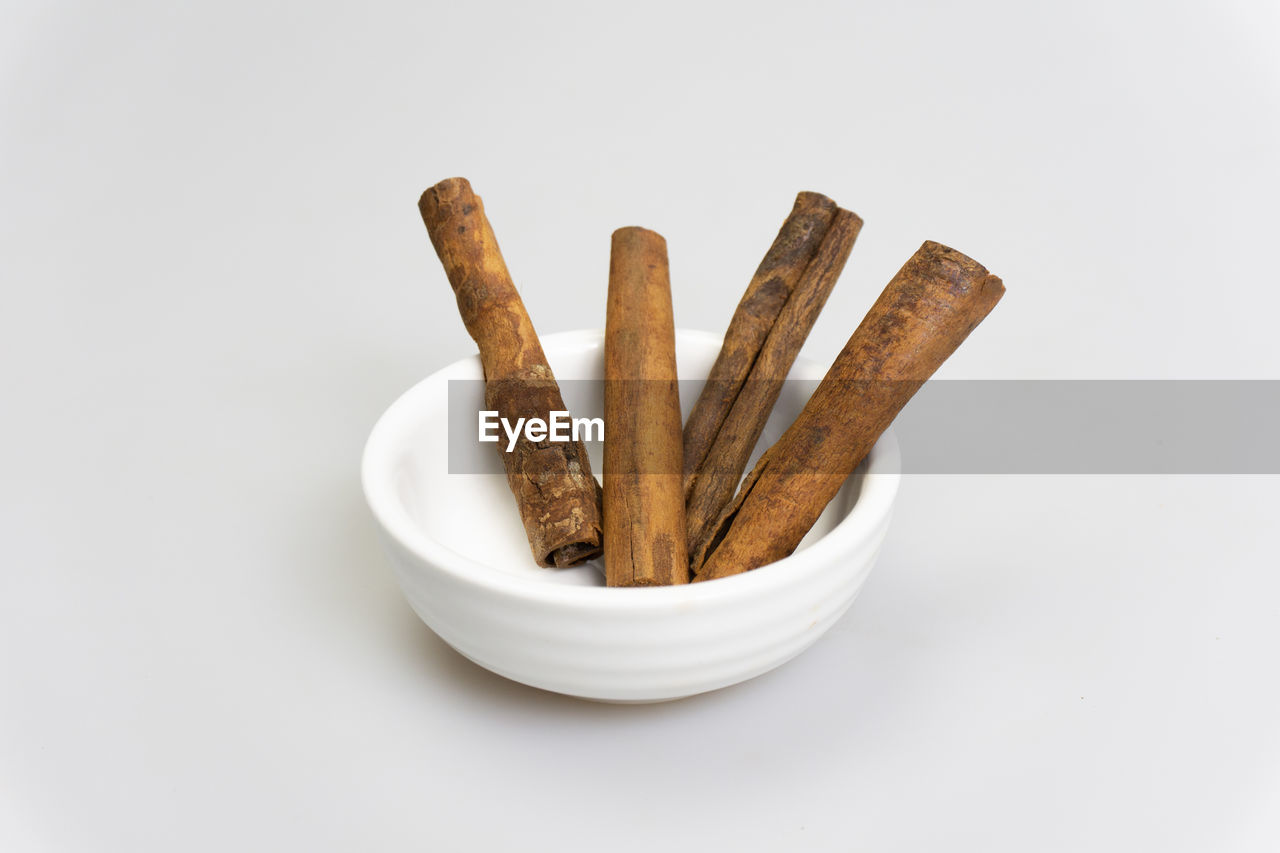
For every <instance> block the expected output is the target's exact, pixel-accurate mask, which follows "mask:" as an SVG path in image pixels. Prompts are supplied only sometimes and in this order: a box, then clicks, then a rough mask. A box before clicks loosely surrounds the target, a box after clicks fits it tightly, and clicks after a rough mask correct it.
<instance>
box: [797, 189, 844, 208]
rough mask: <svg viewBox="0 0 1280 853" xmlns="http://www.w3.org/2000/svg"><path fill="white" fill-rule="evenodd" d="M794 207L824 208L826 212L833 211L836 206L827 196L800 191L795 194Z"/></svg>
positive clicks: (809, 191)
mask: <svg viewBox="0 0 1280 853" xmlns="http://www.w3.org/2000/svg"><path fill="white" fill-rule="evenodd" d="M796 207H797V208H803V207H825V208H827V209H828V210H835V209H836V207H837V205H836V203H835V202H834V201H832V200H831V198H829V197H828V196H825V195H823V194H822V193H820V192H814V191H813V190H801V191H800V192H798V193H796Z"/></svg>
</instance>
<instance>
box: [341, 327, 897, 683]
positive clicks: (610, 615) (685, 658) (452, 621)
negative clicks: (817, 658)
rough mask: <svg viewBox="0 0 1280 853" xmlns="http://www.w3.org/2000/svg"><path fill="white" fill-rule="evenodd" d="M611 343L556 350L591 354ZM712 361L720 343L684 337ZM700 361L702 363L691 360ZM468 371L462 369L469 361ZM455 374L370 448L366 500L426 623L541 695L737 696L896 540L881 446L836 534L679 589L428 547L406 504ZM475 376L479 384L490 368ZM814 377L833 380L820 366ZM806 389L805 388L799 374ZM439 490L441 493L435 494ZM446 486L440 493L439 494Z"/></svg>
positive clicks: (809, 632)
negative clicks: (614, 582) (536, 573)
mask: <svg viewBox="0 0 1280 853" xmlns="http://www.w3.org/2000/svg"><path fill="white" fill-rule="evenodd" d="M599 337H600V333H599V332H594V331H589V332H575V333H565V334H563V335H551V336H548V337H547V338H546V339H544V346H545V348H546V349H547V351H548V354H549V355H551V356H552V358H553V363H554V355H553V353H554V352H555V350H556V348H557V346H561V347H565V348H566V349H569V348H572V347H576V348H577V349H578V350H582V349H583V348H584V347H586V348H588V349H589V348H590V347H591V346H593V345H594V344H598V342H599ZM682 345H683V346H685V347H686V348H689V349H690V350H691V351H692V352H694V353H696V354H698V355H699V356H701V357H703V358H704V360H707V359H709V358H712V357H714V354H715V351H716V349H718V342H717V341H716V340H715V339H714V338H711V337H710V336H707V335H706V334H705V333H689V332H682V333H680V334H679V335H678V337H677V347H680V346H682ZM691 358H692V356H691ZM458 365H463V362H459V363H458ZM458 365H454V366H451V367H450V368H446V369H444V370H442V371H440V372H439V373H437V374H435V375H433V377H429V378H428V379H427V380H424V381H423V382H422V383H420V384H419V385H418V386H416V387H415V388H414V389H412V390H411V391H409V392H408V393H406V395H405V396H404V397H402V398H401V400H399V401H397V402H396V403H395V404H394V405H393V406H392V407H391V408H390V409H388V411H387V413H386V414H385V415H384V416H383V418H382V420H380V421H379V424H378V425H377V426H376V427H375V428H374V431H373V433H372V435H371V436H370V439H369V443H368V445H367V446H366V450H365V458H364V470H363V479H364V487H365V494H366V498H367V499H368V501H369V505H370V508H371V509H372V511H373V515H374V518H375V519H376V520H377V521H378V527H379V531H380V533H381V536H382V540H383V543H384V545H385V548H386V551H387V553H388V555H389V556H390V560H391V564H392V566H393V568H394V570H395V574H396V577H397V579H398V580H399V583H400V586H401V588H402V589H403V590H404V595H405V597H406V599H407V600H408V602H409V605H410V606H411V607H412V608H413V610H414V612H415V613H417V614H418V616H419V617H420V618H421V619H422V621H423V622H425V623H426V624H427V625H428V626H430V628H431V630H433V631H434V632H435V633H436V634H438V635H439V636H440V637H441V638H442V639H443V640H444V641H445V642H446V643H448V644H449V645H450V646H452V647H453V648H454V649H456V650H457V651H458V652H459V653H461V654H462V655H464V656H466V657H467V658H470V659H471V660H472V661H474V662H476V663H477V664H479V665H480V666H483V667H485V668H486V669H489V670H491V671H493V672H495V673H498V674H499V675H502V676H505V677H507V678H510V679H512V680H514V681H518V682H521V683H524V684H528V685H531V686H533V687H538V688H542V689H544V690H551V691H555V692H557V693H563V694H568V695H571V696H579V697H583V698H587V699H594V700H599V701H606V702H657V701H663V700H668V699H676V698H679V697H683V696H690V695H693V694H697V693H703V692H706V691H709V690H715V689H717V688H721V687H726V686H728V685H731V684H735V683H738V682H740V681H744V680H746V679H749V678H753V677H755V676H757V675H760V674H762V673H765V672H767V671H769V670H770V669H773V668H774V667H776V666H778V665H779V664H782V663H784V662H786V661H787V660H789V659H790V658H792V657H794V656H796V655H797V654H799V653H800V652H802V651H803V650H804V649H806V648H807V647H808V646H810V645H811V644H812V643H814V642H815V641H816V640H817V639H818V638H819V637H820V636H822V634H823V633H824V632H825V631H827V629H829V628H830V627H831V626H832V625H833V624H834V623H835V621H836V620H837V619H839V618H840V616H841V615H842V614H843V613H844V612H845V611H846V610H847V609H848V608H849V605H850V604H852V603H853V600H854V598H855V597H856V596H857V594H858V592H859V590H860V589H861V588H862V586H863V584H864V583H865V581H866V579H867V575H868V573H869V572H870V570H871V567H872V564H873V563H874V562H875V559H876V556H877V554H878V552H879V550H880V545H881V543H882V542H883V541H884V537H885V534H886V532H887V531H888V527H889V522H890V518H891V515H892V509H893V503H894V500H895V498H896V494H897V488H898V483H899V479H900V467H901V465H900V458H899V455H898V448H897V442H896V440H895V439H894V438H893V436H892V433H886V434H885V435H884V436H883V437H882V438H881V440H880V441H879V442H878V443H877V444H876V446H875V448H874V449H873V450H872V452H871V454H870V455H869V456H868V459H867V461H866V462H865V463H864V464H863V466H861V467H860V469H859V472H858V473H855V475H854V476H853V477H852V478H851V479H850V482H849V483H846V485H845V487H844V488H843V489H842V490H841V492H840V493H839V494H838V495H837V496H836V498H835V500H834V501H833V503H834V505H835V509H836V516H837V519H838V520H837V522H836V523H835V526H834V527H832V528H831V529H830V530H829V531H828V532H827V533H826V534H825V535H823V536H822V537H821V538H818V539H817V540H816V541H814V542H812V543H811V544H809V545H808V546H807V547H804V548H802V549H801V550H799V551H797V552H796V553H795V554H793V555H791V556H790V557H787V558H786V559H783V560H780V561H778V562H777V563H774V564H772V565H768V566H763V567H761V568H758V569H755V570H752V571H749V572H745V573H742V574H739V575H735V576H733V577H728V578H721V579H718V580H713V581H707V582H704V583H697V584H688V585H682V586H668V587H645V588H627V589H608V588H604V587H600V586H578V585H562V584H557V583H554V582H539V581H534V580H531V579H530V578H529V577H522V576H515V575H512V574H509V573H504V572H502V571H499V570H497V569H495V568H494V567H491V566H487V565H483V564H481V563H477V562H475V561H474V560H471V559H469V558H467V557H465V556H463V555H461V554H460V553H458V552H456V551H453V550H451V549H450V548H449V547H448V546H447V545H446V544H444V543H442V542H437V541H435V540H433V539H431V537H430V536H427V535H426V534H425V533H424V532H423V531H422V530H421V529H420V528H419V527H418V526H417V525H416V524H415V523H414V522H413V521H412V514H411V513H410V512H408V511H407V510H406V508H405V506H404V505H403V501H402V499H401V497H400V495H401V491H400V486H401V485H402V483H401V482H400V480H401V479H402V478H403V476H404V474H403V467H404V466H403V465H402V464H400V460H403V459H404V458H405V457H406V456H407V455H409V454H412V453H413V452H415V448H416V447H417V442H418V441H419V440H420V436H421V425H422V424H427V423H433V422H434V420H433V419H435V418H437V417H439V415H438V410H439V408H440V407H441V406H442V405H443V404H442V403H441V399H442V398H443V395H444V393H445V392H444V391H443V390H442V389H443V386H444V385H445V384H446V378H447V377H454V376H457V375H460V368H459V367H458ZM464 368H465V369H462V373H463V374H465V375H474V373H466V371H467V370H471V371H478V365H474V366H470V367H466V366H465V365H464ZM807 370H808V374H807V375H808V377H809V378H814V377H816V376H820V375H821V371H820V368H818V367H816V366H813V365H809V366H808V367H807ZM792 375H793V376H795V375H796V373H795V371H793V374H792ZM424 485H425V486H429V485H431V484H424ZM436 485H439V484H436Z"/></svg>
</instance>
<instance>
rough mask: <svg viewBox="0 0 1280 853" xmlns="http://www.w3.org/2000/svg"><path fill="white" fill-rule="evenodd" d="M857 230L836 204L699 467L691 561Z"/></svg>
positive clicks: (691, 515) (693, 487) (688, 511)
mask: <svg viewBox="0 0 1280 853" xmlns="http://www.w3.org/2000/svg"><path fill="white" fill-rule="evenodd" d="M860 230H862V220H861V219H860V218H859V217H858V215H857V214H856V213H852V212H850V211H848V210H843V209H837V211H836V213H835V217H834V218H833V219H832V221H831V224H830V227H828V229H827V232H826V234H825V235H824V236H823V238H822V243H821V244H820V245H819V246H818V251H817V254H815V255H814V257H813V258H812V260H810V261H809V264H808V265H807V266H806V267H805V269H804V272H803V274H801V276H800V278H799V280H798V281H797V282H796V283H795V286H794V288H793V289H792V291H791V295H790V297H789V298H788V299H787V302H786V304H785V305H783V306H782V310H781V311H780V312H779V313H778V316H777V319H776V320H775V321H774V324H773V328H772V329H770V330H769V334H768V335H767V336H766V338H765V340H764V342H763V343H762V344H761V346H760V352H759V355H758V356H757V357H756V360H755V363H754V364H753V365H752V366H751V370H750V372H749V373H748V375H747V380H746V381H745V382H744V383H743V384H742V387H741V389H740V390H739V391H738V395H737V397H736V398H735V399H734V401H733V405H732V406H731V407H730V409H729V412H728V414H727V415H726V416H725V419H724V423H723V424H722V425H721V427H720V430H719V432H718V433H717V434H716V437H715V441H714V442H713V443H712V445H711V449H710V450H708V451H707V454H706V457H705V458H704V459H703V460H702V464H701V465H699V466H698V469H697V471H696V472H695V474H694V476H693V478H692V482H691V483H690V484H689V486H690V487H689V491H688V493H687V495H686V503H685V530H686V534H687V537H688V541H689V561H690V564H691V565H695V566H698V565H701V564H702V562H703V560H704V559H705V557H706V552H707V547H708V546H709V545H710V544H711V535H712V533H713V532H714V530H715V525H716V521H717V519H718V518H719V517H720V513H721V512H722V511H723V510H724V508H725V506H726V505H727V504H728V503H729V501H730V500H732V498H733V493H734V489H735V488H737V486H738V481H739V480H740V479H741V477H742V472H743V471H744V470H746V467H747V460H748V459H750V458H751V451H752V450H753V449H755V446H756V442H757V441H759V439H760V433H761V432H763V431H764V425H765V422H766V421H767V420H768V419H769V413H770V412H771V411H772V410H773V404H774V403H776V402H777V401H778V395H779V394H780V393H782V386H783V383H784V382H785V381H786V378H787V372H788V371H790V370H791V365H792V364H794V363H795V360H796V356H797V355H798V354H799V352H800V348H801V346H803V345H804V341H805V338H807V337H808V336H809V331H810V330H811V329H812V328H813V324H814V322H815V321H816V320H817V319H818V313H819V312H820V311H821V310H822V306H823V305H825V304H826V301H827V297H828V296H830V295H831V289H832V288H833V287H835V283H836V280H837V279H838V278H839V277H840V272H841V270H843V269H844V265H845V261H847V260H848V259H849V253H850V251H852V249H853V243H854V241H855V240H856V239H857V237H858V232H859V231H860Z"/></svg>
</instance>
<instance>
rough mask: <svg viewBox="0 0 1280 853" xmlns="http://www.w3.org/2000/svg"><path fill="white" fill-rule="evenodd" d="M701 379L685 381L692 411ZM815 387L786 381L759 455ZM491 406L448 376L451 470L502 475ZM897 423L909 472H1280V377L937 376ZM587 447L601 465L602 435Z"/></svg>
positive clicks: (571, 393)
mask: <svg viewBox="0 0 1280 853" xmlns="http://www.w3.org/2000/svg"><path fill="white" fill-rule="evenodd" d="M702 386H703V383H702V382H701V381H687V382H681V383H680V401H681V404H682V408H683V410H684V415H685V417H687V416H688V413H689V410H690V409H691V408H692V406H693V402H694V400H696V399H697V395H698V393H699V392H700V391H701V389H702ZM816 386H817V383H816V382H812V381H788V382H786V383H785V385H784V387H783V389H782V392H781V394H780V395H779V401H778V404H777V405H776V406H775V408H774V411H773V412H772V414H771V415H770V418H769V422H768V424H767V425H766V428H765V431H764V434H763V435H762V437H761V440H760V442H759V444H758V446H757V448H756V455H758V454H759V453H761V452H763V450H764V449H765V448H767V447H768V445H769V444H772V443H773V442H774V441H776V440H777V438H778V436H780V435H781V434H782V432H783V431H784V430H785V429H786V427H787V425H788V424H790V422H791V421H792V420H794V418H795V416H796V415H797V414H798V413H799V411H800V409H801V408H802V407H803V405H804V403H805V401H807V400H808V398H809V396H810V394H812V392H813V389H814V388H815V387H816ZM560 388H561V392H562V394H563V396H564V398H565V403H566V408H567V409H568V410H569V411H570V412H571V413H572V416H573V417H574V418H580V419H581V418H600V417H602V416H603V399H604V390H603V382H601V381H599V380H567V381H562V382H561V383H560ZM848 393H849V394H851V395H854V396H855V397H859V398H861V397H864V396H866V395H867V388H866V387H865V386H863V387H857V386H856V384H854V383H850V385H849V388H848ZM482 409H484V383H483V382H480V381H463V380H452V381H450V383H449V471H450V473H454V474H464V473H495V472H501V470H502V462H501V455H500V454H501V452H502V451H501V449H502V448H505V447H506V445H507V438H506V436H505V434H503V430H502V428H501V427H498V428H497V430H496V431H497V433H498V435H499V436H500V440H499V441H498V442H493V443H481V442H480V441H479V440H478V413H479V412H480V411H481V410H482ZM604 429H605V434H606V436H607V435H608V424H607V423H605V424H604ZM893 430H894V431H895V432H896V433H897V436H898V439H899V442H900V444H901V446H902V464H903V471H904V473H908V474H1280V380H1109V381H1099V380H1071V381H1047V380H1027V381H1022V380H992V381H959V380H956V381H945V380H932V381H930V382H927V383H926V384H925V385H924V387H923V388H921V389H920V390H919V391H918V392H917V393H916V395H915V397H913V398H912V399H911V401H910V402H909V403H908V404H907V406H906V407H905V408H904V409H903V410H902V412H901V413H900V414H899V415H898V417H897V419H896V420H895V421H894V423H893ZM587 447H588V452H589V454H590V456H591V459H592V464H593V465H594V466H595V471H596V473H599V472H600V467H599V466H600V460H601V455H600V454H601V447H600V443H599V442H598V441H589V442H587ZM752 461H754V457H753V460H752Z"/></svg>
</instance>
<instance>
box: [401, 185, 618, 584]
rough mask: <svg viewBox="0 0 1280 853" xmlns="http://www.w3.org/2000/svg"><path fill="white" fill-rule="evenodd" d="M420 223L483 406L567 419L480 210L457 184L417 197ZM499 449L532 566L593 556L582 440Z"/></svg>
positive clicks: (505, 413)
mask: <svg viewBox="0 0 1280 853" xmlns="http://www.w3.org/2000/svg"><path fill="white" fill-rule="evenodd" d="M418 209H419V211H420V212H421V213H422V221H423V223H425V224H426V226H427V233H428V234H429V235H430V236H431V243H432V245H434V246H435V249H436V254H438V255H439V256H440V262H441V263H442V264H443V265H444V269H445V273H446V274H447V275H448V277H449V284H450V285H452V287H453V291H454V294H455V295H456V296H457V300H458V311H459V313H460V314H461V315H462V322H463V323H464V324H466V327H467V331H468V332H469V333H470V334H471V337H472V338H474V339H475V342H476V345H477V346H478V347H479V348H480V362H481V364H482V365H483V367H484V379H485V407H486V408H487V409H489V410H496V411H497V412H498V413H499V416H500V417H503V418H506V419H508V420H509V421H511V422H516V419H517V418H526V419H528V418H541V419H543V420H544V421H545V420H549V415H550V413H551V412H553V411H556V412H563V411H566V410H567V409H566V406H565V404H564V399H563V397H562V396H561V394H560V386H559V385H558V384H557V383H556V379H555V376H554V375H553V374H552V372H551V366H550V365H549V364H548V363H547V358H546V356H545V355H544V354H543V352H542V345H541V344H540V343H539V342H538V335H537V333H536V332H535V331H534V328H533V323H532V322H531V321H530V319H529V314H528V312H527V311H525V307H524V303H523V302H522V301H521V300H520V294H519V293H517V292H516V289H515V285H514V284H513V283H512V281H511V275H510V273H509V272H508V271H507V265H506V262H505V261H503V259H502V253H501V252H500V251H499V249H498V241H497V238H495V237H494V234H493V229H492V228H491V227H490V225H489V220H488V219H487V218H486V217H485V214H484V205H483V203H482V202H481V201H480V197H479V196H477V195H476V194H475V193H474V192H472V190H471V184H470V183H468V182H467V180H466V179H465V178H449V179H448V180H444V181H441V182H440V183H438V184H436V185H435V186H433V187H431V188H430V189H428V190H427V191H426V192H424V193H423V194H422V198H421V199H420V200H419V201H418ZM505 449H506V448H505V447H503V446H502V445H499V452H501V453H502V461H503V464H504V466H505V468H506V472H507V484H508V485H509V486H510V487H511V493H512V494H513V495H514V496H515V499H516V505H517V507H518V508H519V511H520V518H521V520H522V521H523V523H524V529H525V534H526V535H527V536H528V539H529V548H530V550H531V551H532V553H533V558H534V560H536V561H537V563H538V565H540V566H560V567H563V566H572V565H575V564H577V563H580V562H582V561H584V560H587V559H590V558H591V557H595V556H597V555H599V554H600V552H601V535H602V526H601V518H600V488H599V485H598V484H597V483H596V480H595V477H593V476H592V474H591V463H590V461H589V460H588V459H587V451H586V448H585V447H584V446H583V444H582V442H580V441H570V442H562V441H554V442H553V441H531V440H530V439H529V438H528V437H527V436H526V435H524V434H522V435H521V436H520V437H519V438H518V440H517V441H516V444H515V447H514V448H513V449H512V450H511V451H510V452H503V451H505Z"/></svg>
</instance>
